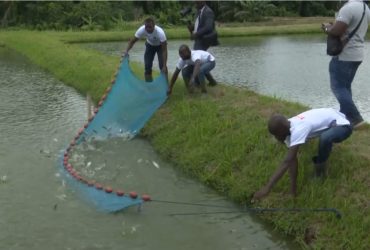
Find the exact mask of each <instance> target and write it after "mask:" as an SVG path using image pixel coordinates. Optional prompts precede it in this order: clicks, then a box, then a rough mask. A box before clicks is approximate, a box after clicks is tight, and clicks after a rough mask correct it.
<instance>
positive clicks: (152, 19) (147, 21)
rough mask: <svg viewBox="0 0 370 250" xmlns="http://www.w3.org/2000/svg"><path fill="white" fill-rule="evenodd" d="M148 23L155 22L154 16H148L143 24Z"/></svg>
mask: <svg viewBox="0 0 370 250" xmlns="http://www.w3.org/2000/svg"><path fill="white" fill-rule="evenodd" d="M148 23H151V24H153V25H154V24H155V22H154V18H153V17H148V18H146V19H145V20H144V24H148Z"/></svg>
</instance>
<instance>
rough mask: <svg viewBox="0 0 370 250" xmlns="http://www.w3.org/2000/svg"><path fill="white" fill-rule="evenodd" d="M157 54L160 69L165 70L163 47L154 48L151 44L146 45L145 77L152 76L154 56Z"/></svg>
mask: <svg viewBox="0 0 370 250" xmlns="http://www.w3.org/2000/svg"><path fill="white" fill-rule="evenodd" d="M155 54H157V57H158V64H159V69H160V70H161V69H162V68H163V52H162V46H161V45H158V46H153V45H150V44H149V43H147V42H146V43H145V53H144V64H145V75H151V74H152V68H153V61H154V56H155Z"/></svg>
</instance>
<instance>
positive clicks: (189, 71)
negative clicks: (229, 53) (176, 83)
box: [182, 61, 216, 84]
mask: <svg viewBox="0 0 370 250" xmlns="http://www.w3.org/2000/svg"><path fill="white" fill-rule="evenodd" d="M215 66H216V61H211V62H205V63H202V64H201V65H200V68H199V74H198V76H197V79H195V80H198V81H199V84H204V83H205V75H206V74H208V73H209V72H211V70H212V69H214V67H215ZM193 71H194V66H193V65H188V66H187V67H185V68H183V69H182V78H183V79H184V81H185V83H187V82H189V80H190V78H191V76H192V75H193Z"/></svg>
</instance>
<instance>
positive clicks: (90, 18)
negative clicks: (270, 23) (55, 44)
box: [0, 0, 343, 30]
mask: <svg viewBox="0 0 370 250" xmlns="http://www.w3.org/2000/svg"><path fill="white" fill-rule="evenodd" d="M341 2H343V1H323V2H320V1H247V0H242V1H208V4H209V5H210V6H211V8H212V9H213V10H214V12H215V15H216V20H218V21H222V22H246V21H261V20H265V19H266V18H269V17H271V16H315V15H319V16H333V14H334V11H335V10H337V9H338V7H339V5H338V3H341ZM185 6H191V7H193V6H194V2H193V1H29V2H19V1H4V2H0V7H1V8H0V17H1V27H7V26H20V27H23V28H30V29H39V30H44V29H55V30H66V29H82V30H108V29H124V28H125V27H127V22H128V21H139V22H141V21H142V20H143V19H144V18H145V17H147V16H149V15H151V16H154V17H155V18H156V20H157V22H158V23H159V24H161V25H162V26H170V25H180V24H183V23H182V22H183V19H181V15H180V10H181V9H182V8H183V7H185Z"/></svg>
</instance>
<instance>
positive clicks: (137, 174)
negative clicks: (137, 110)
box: [0, 48, 296, 250]
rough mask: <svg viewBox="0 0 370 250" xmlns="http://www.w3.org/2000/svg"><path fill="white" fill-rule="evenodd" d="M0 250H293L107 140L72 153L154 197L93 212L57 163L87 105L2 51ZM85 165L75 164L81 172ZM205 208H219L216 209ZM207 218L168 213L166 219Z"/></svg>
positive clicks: (203, 191) (136, 146)
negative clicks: (111, 210)
mask: <svg viewBox="0 0 370 250" xmlns="http://www.w3.org/2000/svg"><path fill="white" fill-rule="evenodd" d="M0 75H1V78H0V87H1V91H0V106H1V108H0V131H1V142H2V143H1V144H0V155H1V161H0V204H1V206H0V249H7V250H10V249H12V250H21V249H22V250H26V249H27V250H44V249H45V250H49V249H53V250H59V249H60V250H74V249H76V250H84V249H85V250H97V249H102V250H103V249H104V250H110V249H112V250H115V249H132V250H134V249H164V250H165V249H171V250H173V249H180V250H181V249H195V250H197V249H202V250H204V249H212V250H217V249H219V250H224V249H294V248H295V247H296V246H294V245H293V244H292V243H289V242H287V241H285V240H282V239H281V238H279V236H277V235H276V234H275V233H273V232H272V231H271V230H270V229H269V228H267V227H266V226H264V225H263V224H261V223H260V222H259V221H258V220H256V219H255V218H254V217H251V216H250V215H248V214H243V213H229V214H228V213H225V214H215V213H212V212H215V211H220V210H221V211H223V210H226V211H232V210H237V209H240V208H237V207H236V206H235V205H233V204H232V203H230V202H229V201H227V200H226V199H225V198H223V197H220V196H219V195H217V194H215V193H214V192H213V191H212V190H209V189H208V188H206V187H204V186H203V185H201V184H199V183H198V182H196V181H193V180H190V179H188V178H186V177H184V176H183V175H182V174H181V173H178V172H176V171H175V170H174V169H173V168H172V167H171V166H169V165H168V164H166V163H165V162H163V161H162V160H161V159H160V158H159V157H158V156H157V155H156V154H155V152H154V151H153V149H152V148H151V146H150V145H149V143H148V142H147V141H145V140H143V139H140V138H137V139H134V140H132V141H129V142H127V141H123V140H118V139H115V140H111V141H107V142H99V143H92V144H91V145H90V148H89V150H87V151H88V152H79V153H78V154H79V157H81V158H80V159H83V160H81V162H82V163H83V164H88V165H89V167H90V170H91V169H92V170H93V171H95V172H94V173H95V174H96V173H98V172H100V170H104V171H103V172H102V173H103V175H100V176H99V175H96V176H98V178H104V179H103V181H109V182H113V183H114V184H115V185H116V184H117V185H120V186H121V187H122V188H124V189H125V190H127V189H135V190H136V191H138V192H139V193H144V192H148V193H149V194H151V196H152V197H153V198H155V199H158V200H169V201H181V202H189V203H202V204H209V206H206V207H196V206H189V205H175V204H166V203H160V202H156V203H155V202H152V203H146V204H144V206H143V210H142V211H141V212H140V213H139V212H138V211H137V210H136V209H135V208H130V209H128V210H125V211H123V212H120V213H116V214H106V213H101V212H98V211H97V210H96V209H95V208H94V207H91V206H89V205H87V204H86V203H84V202H83V201H82V200H81V199H80V198H79V195H78V192H77V191H76V192H75V190H73V189H71V188H69V186H68V185H66V184H65V182H64V181H63V179H62V178H61V176H60V174H59V171H58V169H57V166H56V165H57V158H58V157H59V154H60V150H62V149H64V148H65V146H66V145H68V143H69V142H70V140H71V139H72V137H73V136H74V135H75V134H76V132H77V131H78V129H79V128H80V127H81V126H82V124H84V122H85V120H86V116H87V114H86V113H87V111H86V100H85V98H84V97H82V96H81V95H79V94H78V93H76V92H75V91H74V90H73V89H71V88H69V87H67V86H65V85H64V84H62V83H61V82H59V81H57V80H56V79H54V78H53V77H52V76H51V75H49V74H48V73H46V72H44V71H42V70H40V69H39V68H38V67H36V66H34V65H32V64H30V63H29V62H28V61H27V60H26V59H25V58H23V57H22V56H20V55H18V54H15V53H14V52H11V51H8V50H5V49H4V48H0ZM83 164H82V165H83ZM212 206H226V207H227V208H224V209H222V208H215V207H212ZM189 212H195V213H200V212H203V213H209V214H206V215H193V216H180V215H177V216H174V215H172V216H171V215H170V214H173V213H189Z"/></svg>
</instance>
